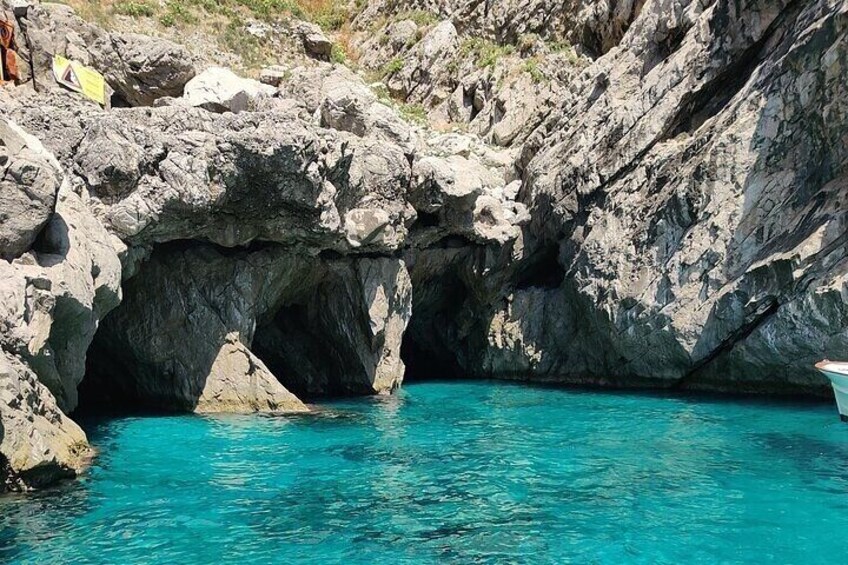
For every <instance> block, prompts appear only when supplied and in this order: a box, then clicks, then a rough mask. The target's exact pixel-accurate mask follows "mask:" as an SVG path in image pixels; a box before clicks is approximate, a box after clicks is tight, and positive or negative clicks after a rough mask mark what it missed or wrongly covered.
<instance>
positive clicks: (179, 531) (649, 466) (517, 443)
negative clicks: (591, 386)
mask: <svg viewBox="0 0 848 565" xmlns="http://www.w3.org/2000/svg"><path fill="white" fill-rule="evenodd" d="M88 431H89V435H90V439H91V440H92V442H93V443H94V444H95V445H96V446H97V447H99V448H100V449H101V450H102V455H101V456H100V457H99V458H98V459H97V461H96V465H95V466H94V468H93V469H92V470H91V472H90V473H89V474H88V475H87V476H86V477H85V478H84V479H82V480H79V481H76V482H72V483H67V484H65V485H63V486H62V487H60V488H57V489H55V490H50V491H46V492H43V493H39V494H36V495H34V496H27V497H19V496H16V497H6V498H0V562H4V563H5V562H9V563H39V564H41V563H120V564H127V563H215V562H222V563H268V562H277V563H285V562H292V561H297V562H314V563H319V562H320V563H334V562H336V563H338V562H344V563H397V562H403V563H435V562H454V563H500V562H504V563H564V562H574V563H681V562H686V563H742V562H748V563H762V562H781V563H816V562H821V563H826V562H839V561H842V560H844V559H845V557H846V555H848V554H846V550H848V425H846V424H842V423H840V422H839V420H838V418H837V415H836V411H835V408H834V407H833V406H830V405H828V404H787V403H765V402H753V401H726V400H725V401H719V400H713V399H705V398H681V397H663V396H650V395H638V394H619V393H603V392H596V391H592V392H589V391H565V390H555V389H544V388H533V387H523V386H518V385H511V384H494V383H485V382H478V383H426V384H415V385H409V386H407V387H406V388H404V389H403V390H402V391H401V392H400V394H398V395H397V396H395V397H392V398H387V399H379V400H358V401H344V402H337V403H332V404H329V405H326V406H325V411H324V412H323V413H321V414H317V415H312V416H306V417H295V418H282V417H267V416H239V417H216V418H211V417H199V416H179V417H147V418H135V417H133V418H122V419H116V420H111V421H107V422H100V423H92V424H90V425H89V428H88Z"/></svg>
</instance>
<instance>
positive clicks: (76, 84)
mask: <svg viewBox="0 0 848 565" xmlns="http://www.w3.org/2000/svg"><path fill="white" fill-rule="evenodd" d="M62 82H64V83H65V84H66V85H67V86H70V87H71V88H78V89H82V85H81V84H80V81H79V79H78V78H77V74H76V73H75V72H74V67H73V66H71V65H68V68H66V69H65V72H64V73H62Z"/></svg>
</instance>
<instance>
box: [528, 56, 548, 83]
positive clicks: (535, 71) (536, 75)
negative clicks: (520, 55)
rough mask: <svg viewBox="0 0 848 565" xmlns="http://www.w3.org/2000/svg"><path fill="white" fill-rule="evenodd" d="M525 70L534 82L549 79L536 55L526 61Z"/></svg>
mask: <svg viewBox="0 0 848 565" xmlns="http://www.w3.org/2000/svg"><path fill="white" fill-rule="evenodd" d="M524 72H525V73H527V74H529V75H530V78H532V79H533V82H536V83H539V82H543V81H545V80H547V77H546V76H545V73H543V72H542V70H541V69H540V68H539V60H538V59H537V58H536V57H531V58H530V59H527V60H526V61H524Z"/></svg>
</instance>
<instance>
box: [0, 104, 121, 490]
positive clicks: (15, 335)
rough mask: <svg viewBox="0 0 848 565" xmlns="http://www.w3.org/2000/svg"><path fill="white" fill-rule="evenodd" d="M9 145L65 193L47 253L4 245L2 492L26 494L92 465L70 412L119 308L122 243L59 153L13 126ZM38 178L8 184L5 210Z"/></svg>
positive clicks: (1, 129)
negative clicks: (74, 182) (75, 186)
mask: <svg viewBox="0 0 848 565" xmlns="http://www.w3.org/2000/svg"><path fill="white" fill-rule="evenodd" d="M0 139H2V141H3V144H4V146H5V147H7V148H10V149H15V150H14V151H13V154H14V155H15V158H18V156H20V155H22V154H24V155H27V156H28V158H29V159H31V163H32V164H31V165H28V167H30V169H29V172H28V174H29V173H32V174H34V175H38V176H36V177H34V178H36V179H37V178H39V177H40V176H45V175H46V177H47V178H49V179H50V184H55V185H56V186H55V188H54V189H51V190H56V192H55V193H53V194H52V198H53V200H54V201H55V204H51V206H50V210H49V211H48V212H47V221H46V224H44V225H43V227H42V228H41V229H40V231H38V232H37V235H38V241H37V245H35V246H34V247H32V241H33V237H29V238H28V240H27V242H28V243H27V242H25V243H26V249H25V250H24V251H23V252H21V248H22V247H24V244H22V243H21V239H20V238H18V239H16V240H13V241H12V242H11V246H9V244H7V241H4V242H3V244H2V246H0V255H2V256H3V257H7V258H9V259H11V258H12V257H14V260H12V261H9V260H0V420H2V425H0V468H2V475H0V477H2V481H3V482H2V483H0V490H4V489H14V490H20V489H28V488H32V487H38V486H41V485H43V484H47V483H50V482H52V481H54V480H56V479H58V478H61V477H67V476H73V475H74V474H75V473H76V472H78V471H79V470H80V469H81V468H82V467H83V465H84V462H85V458H86V456H87V454H88V451H89V450H88V447H87V443H86V438H85V434H84V433H83V432H82V430H80V429H79V428H78V427H77V426H76V424H74V423H73V422H72V421H70V420H69V419H68V418H67V417H66V416H65V415H64V414H63V410H65V411H66V410H72V409H73V408H74V407H75V406H76V403H77V385H78V384H79V382H80V381H81V380H82V377H83V375H84V373H85V356H86V352H87V350H88V346H89V344H90V343H91V339H92V338H93V336H94V332H95V331H96V329H97V325H98V323H99V320H100V319H101V318H102V317H103V316H105V314H106V313H107V312H108V311H109V310H110V309H111V308H113V307H114V306H115V305H116V304H117V303H118V301H119V296H120V262H119V260H118V254H117V250H116V248H115V247H113V246H120V243H119V242H118V241H117V240H116V239H114V238H113V237H112V236H110V235H109V234H107V233H106V230H105V229H104V228H103V226H102V224H100V222H99V221H97V220H96V219H95V218H94V216H93V215H92V214H91V212H90V210H89V208H88V206H87V204H86V203H85V202H84V200H83V198H81V197H80V196H79V195H77V194H76V193H74V192H73V190H72V189H71V186H70V183H69V181H68V180H67V178H66V177H65V176H64V172H63V170H62V169H61V167H60V165H59V163H58V161H57V160H56V158H55V157H54V156H53V155H52V153H50V152H49V151H47V150H46V149H45V148H44V147H43V146H41V145H40V144H39V143H38V142H37V141H36V140H34V138H32V137H31V136H30V135H28V134H27V133H26V132H24V131H23V130H22V129H21V128H20V127H19V126H17V124H15V123H14V122H11V121H8V120H3V121H2V122H0ZM22 143H25V145H22ZM32 178H33V177H29V178H28V180H27V177H26V176H22V177H14V176H13V177H6V179H5V181H6V182H7V183H8V185H7V188H8V190H10V191H11V192H12V194H11V195H10V198H9V200H8V201H6V202H4V205H8V204H9V203H14V202H15V199H14V195H15V194H17V193H18V191H19V192H26V191H28V190H30V188H31V186H32ZM13 180H15V181H17V182H12V181H13ZM54 205H55V209H54ZM41 223H43V222H41ZM18 225H20V224H18ZM31 229H33V228H31ZM33 231H34V229H33Z"/></svg>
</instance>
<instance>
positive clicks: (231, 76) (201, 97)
mask: <svg viewBox="0 0 848 565" xmlns="http://www.w3.org/2000/svg"><path fill="white" fill-rule="evenodd" d="M275 92H276V89H274V88H273V87H271V86H269V85H267V84H262V83H261V82H259V81H257V80H253V79H249V78H242V77H240V76H238V75H236V74H235V73H234V72H232V71H231V70H229V69H226V68H224V67H209V68H208V69H206V70H205V71H203V72H202V73H200V74H199V75H197V76H196V77H194V78H193V79H191V80H190V81H188V83H187V84H186V85H185V88H184V94H183V97H182V99H181V101H182V102H183V103H184V104H186V105H188V106H196V107H200V108H203V109H204V110H208V111H210V112H218V113H220V112H233V113H235V114H237V113H239V112H244V111H246V110H249V109H251V108H253V107H255V105H256V103H257V101H258V100H259V99H260V98H262V97H270V96H273V95H274V93H275Z"/></svg>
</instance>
